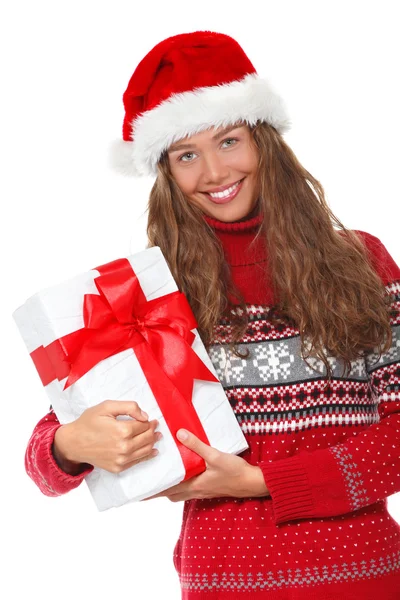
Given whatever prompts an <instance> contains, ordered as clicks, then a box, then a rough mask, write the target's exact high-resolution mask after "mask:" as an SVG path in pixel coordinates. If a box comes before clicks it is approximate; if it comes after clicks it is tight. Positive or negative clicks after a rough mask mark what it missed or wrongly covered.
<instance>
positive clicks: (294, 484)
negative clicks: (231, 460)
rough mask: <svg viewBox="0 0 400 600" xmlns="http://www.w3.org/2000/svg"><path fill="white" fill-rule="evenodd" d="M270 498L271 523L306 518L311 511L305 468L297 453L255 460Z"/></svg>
mask: <svg viewBox="0 0 400 600" xmlns="http://www.w3.org/2000/svg"><path fill="white" fill-rule="evenodd" d="M258 466H259V467H260V469H261V471H262V473H263V475H264V480H265V484H266V486H267V488H268V491H269V493H270V495H271V498H272V511H273V518H274V521H275V524H277V525H278V524H279V523H284V522H285V521H290V520H293V519H306V518H310V517H312V515H313V514H314V501H313V495H312V491H311V485H310V481H309V479H308V475H307V470H306V468H305V467H304V465H303V462H302V460H301V459H300V458H299V457H298V456H293V457H291V458H287V459H284V460H277V461H275V462H272V463H266V462H261V463H258Z"/></svg>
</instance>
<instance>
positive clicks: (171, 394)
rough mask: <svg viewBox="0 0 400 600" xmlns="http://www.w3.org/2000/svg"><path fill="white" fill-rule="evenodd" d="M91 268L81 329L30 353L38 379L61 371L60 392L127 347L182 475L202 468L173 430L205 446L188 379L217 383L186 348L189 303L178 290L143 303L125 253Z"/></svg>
mask: <svg viewBox="0 0 400 600" xmlns="http://www.w3.org/2000/svg"><path fill="white" fill-rule="evenodd" d="M96 270H97V271H99V272H100V276H99V277H97V278H96V279H95V280H94V282H95V285H96V287H97V289H98V291H99V295H97V294H85V295H84V300H83V318H84V327H83V328H82V329H79V330H78V331H74V332H73V333H70V334H67V335H65V336H63V337H61V338H59V339H56V340H54V341H53V342H52V343H51V344H49V345H48V346H46V347H43V346H39V347H38V348H36V350H34V351H33V352H32V353H31V355H30V356H31V358H32V360H33V362H34V364H35V367H36V369H37V371H38V373H39V375H40V378H41V380H42V383H43V385H47V384H48V383H50V382H51V381H53V380H55V379H58V380H62V379H64V378H65V377H67V376H68V379H67V381H66V383H65V386H64V390H65V389H67V388H68V387H69V386H71V385H72V384H73V383H75V382H76V381H77V380H78V379H79V378H80V377H82V376H83V375H84V374H85V373H87V372H88V371H89V370H90V369H92V368H93V367H94V366H95V365H96V364H97V363H99V362H100V361H101V360H104V359H106V358H108V357H109V356H112V355H114V354H117V353H119V352H122V351H123V350H127V349H128V348H133V349H134V352H135V356H136V357H137V359H138V361H139V363H140V366H141V368H142V370H143V372H144V375H145V377H146V380H147V382H148V384H149V386H150V388H151V390H152V392H153V394H154V397H155V398H156V400H157V403H158V405H159V407H160V410H161V411H162V413H163V416H164V417H165V421H166V423H167V425H168V428H169V430H170V431H171V434H172V435H173V436H174V439H175V442H176V444H177V447H178V450H179V452H180V454H181V457H182V460H183V463H184V466H185V469H186V476H185V479H184V481H185V480H186V479H189V478H190V477H193V476H194V475H197V474H199V473H201V472H203V471H204V470H205V462H204V460H203V459H202V458H201V457H200V456H199V455H198V454H196V453H194V452H192V451H191V450H189V448H186V446H184V445H183V444H181V442H179V440H178V439H177V438H176V432H177V431H178V430H179V429H180V428H182V427H184V428H186V429H189V430H190V431H191V432H192V433H194V434H195V435H196V436H197V437H198V438H200V439H201V440H202V441H203V442H204V443H205V444H208V445H209V440H208V438H207V435H206V433H205V431H204V429H203V426H202V424H201V422H200V419H199V417H198V415H197V413H196V411H195V409H194V407H193V404H192V392H193V383H194V379H200V380H203V381H215V382H219V380H218V379H217V378H216V377H215V376H214V375H213V374H212V373H211V371H210V370H209V369H208V368H207V367H206V365H205V364H204V363H203V361H202V360H201V359H200V358H199V357H198V355H197V354H196V352H195V351H194V350H193V349H192V347H191V345H192V343H193V340H194V338H195V334H194V333H192V331H191V329H195V328H197V322H196V320H195V317H194V315H193V312H192V309H191V308H190V305H189V303H188V301H187V299H186V297H185V295H184V294H182V293H181V292H179V291H176V292H172V293H170V294H167V295H165V296H162V297H160V298H156V299H155V300H150V301H147V299H146V296H145V295H144V293H143V290H142V288H141V287H140V283H139V280H138V278H137V277H136V275H135V272H134V271H133V269H132V267H131V264H130V263H129V261H128V260H127V259H126V258H121V259H118V260H115V261H112V262H110V263H107V264H105V265H102V266H100V267H96ZM138 401H139V402H140V398H139V399H138Z"/></svg>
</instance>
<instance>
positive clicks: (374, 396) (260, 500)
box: [26, 31, 400, 600]
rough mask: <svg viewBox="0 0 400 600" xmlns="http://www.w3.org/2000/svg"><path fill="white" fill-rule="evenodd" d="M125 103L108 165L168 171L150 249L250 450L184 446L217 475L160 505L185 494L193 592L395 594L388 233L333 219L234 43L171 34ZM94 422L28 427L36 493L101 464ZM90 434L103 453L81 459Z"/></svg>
mask: <svg viewBox="0 0 400 600" xmlns="http://www.w3.org/2000/svg"><path fill="white" fill-rule="evenodd" d="M124 106H125V119H124V126H123V140H122V141H121V143H120V144H119V145H117V146H116V147H115V148H114V152H115V155H114V156H117V157H118V160H119V162H118V165H119V168H120V169H122V170H123V171H124V172H131V173H133V174H136V175H141V174H155V175H156V176H157V178H156V181H155V183H154V186H153V189H152V191H151V194H150V199H149V219H148V227H147V233H148V239H149V246H154V245H157V246H160V248H161V250H162V252H163V254H164V256H165V258H166V260H167V262H168V264H169V266H170V269H171V271H172V273H173V275H174V278H175V280H176V282H177V285H178V287H179V289H180V290H181V291H182V292H184V293H185V295H186V297H187V298H188V300H189V302H190V305H191V307H192V309H193V312H194V314H195V316H196V320H197V323H198V331H199V333H200V335H201V337H202V340H203V342H204V344H205V345H206V348H207V350H208V353H209V355H210V357H211V359H212V361H213V364H214V366H215V369H216V371H217V373H218V376H219V378H220V380H221V383H222V385H223V386H224V389H225V391H226V394H227V396H228V398H229V400H230V402H231V405H232V409H233V411H234V412H235V415H236V417H237V419H238V422H239V423H240V425H241V427H242V430H243V432H244V433H245V435H246V438H247V441H248V444H249V449H248V450H246V452H244V453H242V455H241V456H232V455H227V454H225V453H222V452H219V451H218V450H216V449H215V448H210V447H208V446H206V445H204V444H202V443H201V442H200V440H198V439H197V438H195V436H194V435H193V434H191V432H188V435H187V437H186V439H185V440H183V439H182V438H181V439H182V441H183V443H184V444H186V445H187V446H188V447H189V448H191V449H193V450H194V451H195V452H198V453H199V454H200V455H201V456H203V458H204V459H205V460H206V464H207V469H206V471H205V472H204V473H202V474H200V475H198V476H197V477H194V478H192V479H191V480H188V481H186V482H184V483H182V484H179V485H177V486H174V487H173V488H170V489H169V490H166V491H165V492H163V493H161V494H158V495H157V496H166V497H168V498H169V499H170V500H172V501H174V502H175V501H185V504H184V511H183V522H182V529H181V532H180V536H179V539H178V541H177V544H176V547H175V552H174V564H175V567H176V569H177V572H178V574H179V577H180V582H181V588H182V598H184V599H188V600H192V599H194V598H196V599H204V600H214V599H216V598H218V599H222V600H224V599H226V600H228V599H232V598H235V599H236V598H239V597H240V598H249V599H252V600H253V599H255V598H267V599H269V600H275V599H292V600H294V599H296V600H302V599H305V598H319V599H324V600H327V599H332V600H333V599H337V598H338V597H343V598H360V600H361V599H363V600H369V599H372V598H375V597H376V596H377V595H378V594H379V597H380V598H381V600H389V599H391V600H394V599H395V598H398V597H399V596H400V526H399V524H398V523H396V521H395V520H394V519H393V518H392V517H391V516H390V514H389V512H388V510H387V497H388V496H390V495H391V494H394V493H397V492H399V491H400V459H399V448H400V366H399V365H400V361H399V352H400V350H399V348H400V343H399V341H398V340H399V339H400V338H399V325H400V317H399V312H398V308H399V302H400V269H399V268H398V266H397V265H396V263H395V262H394V260H393V259H392V257H391V256H390V255H389V253H388V251H387V250H386V248H385V246H384V245H383V244H382V242H381V241H380V240H379V239H378V238H376V237H375V236H373V235H371V234H368V233H365V232H361V231H350V230H347V229H346V227H345V226H344V225H343V224H342V223H341V222H340V221H339V220H338V219H337V218H336V217H335V216H334V215H333V214H332V212H331V210H330V209H329V207H328V205H327V203H326V201H325V198H324V191H323V188H322V186H321V184H320V183H319V182H318V181H317V180H316V179H315V178H314V177H312V175H311V174H310V173H308V171H306V169H304V167H302V166H301V165H300V163H299V161H298V160H297V158H296V157H295V155H294V154H293V152H292V151H291V150H290V148H289V147H288V146H287V144H286V143H285V142H284V140H283V138H282V133H284V132H285V131H286V130H287V129H288V127H289V119H288V117H287V112H286V108H285V106H284V104H283V102H282V100H281V99H280V98H279V96H278V95H277V94H276V92H275V91H274V90H273V89H272V88H271V86H270V85H269V84H268V82H266V81H265V80H263V79H261V78H260V77H259V76H258V75H257V73H256V71H255V69H254V67H253V65H252V64H251V62H250V61H249V59H248V58H247V56H246V55H245V53H244V52H243V50H242V48H241V47H240V46H239V45H238V44H237V42H235V40H233V39H232V38H230V37H229V36H226V35H223V34H218V33H213V32H209V31H206V32H194V33H189V34H182V35H178V36H174V37H172V38H168V39H167V40H164V41H163V42H161V43H160V44H158V45H157V46H155V48H153V49H152V51H151V52H149V54H148V55H147V56H146V57H145V58H144V59H143V60H142V61H141V63H140V64H139V65H138V67H137V69H136V70H135V72H134V74H133V75H132V78H131V80H130V82H129V84H128V87H127V90H126V92H125V94H124ZM115 164H116V165H117V159H116V158H115ZM334 225H336V227H337V228H336V229H335V228H334ZM100 406H101V405H100ZM111 406H112V403H111V402H110V403H109V404H108V410H111ZM134 409H135V410H138V407H137V406H134ZM90 410H92V411H93V410H94V411H96V410H97V411H100V410H102V409H101V408H97V407H95V409H90ZM87 412H88V411H86V413H87ZM86 413H84V414H83V415H82V416H81V417H80V419H78V421H76V422H75V423H73V424H70V425H69V426H63V427H60V425H59V424H58V423H57V422H56V418H55V416H54V415H53V416H52V417H51V419H52V423H51V425H48V421H47V422H46V423H47V424H46V426H43V422H42V423H41V424H40V425H38V426H37V427H36V429H35V431H34V434H33V435H34V436H35V435H36V445H35V448H36V456H38V455H39V456H40V457H41V458H42V460H40V461H37V462H36V464H35V465H34V466H32V465H33V460H32V459H31V457H32V452H31V450H29V447H28V450H27V455H26V456H27V459H26V460H27V465H28V467H29V471H30V475H31V476H32V478H33V479H34V481H36V482H37V483H38V485H40V483H39V482H40V480H43V479H44V480H45V481H46V482H47V485H48V486H49V487H50V488H51V489H55V487H54V486H56V484H57V486H58V487H57V488H56V493H63V492H64V491H68V489H72V487H74V486H76V485H79V483H80V482H81V481H82V479H83V477H84V474H85V473H86V472H88V470H90V468H91V465H93V464H96V463H95V462H94V461H92V460H89V458H90V457H91V456H92V455H93V456H94V454H95V450H96V452H98V453H100V450H99V449H98V444H96V443H95V441H96V436H95V431H96V427H95V425H94V423H95V421H94V418H93V419H92V418H90V415H86ZM116 413H117V409H116V411H115V414H116ZM96 414H97V413H96ZM47 418H48V419H49V418H50V416H48V417H47ZM85 419H86V423H83V421H84V420H85ZM80 420H81V424H80V426H78V422H79V421H80ZM144 424H145V426H146V427H147V430H146V434H147V439H146V450H145V451H144V452H143V454H142V459H143V458H145V459H148V458H149V456H150V455H149V452H150V448H151V443H152V442H153V441H154V437H153V436H154V435H155V434H154V429H153V424H151V425H150V424H149V423H148V422H147V421H144ZM221 425H223V424H221ZM54 430H56V431H57V432H58V433H57V435H56V434H54V433H53V432H54ZM89 430H90V431H92V435H93V440H94V441H93V443H92V448H91V449H92V454H91V453H90V452H89V451H85V452H83V451H82V452H80V453H79V452H76V451H75V452H74V453H73V452H72V448H73V443H72V440H76V439H77V437H79V439H88V435H87V431H89ZM78 432H79V435H78ZM141 435H143V432H141ZM57 436H58V440H57ZM142 439H143V438H142ZM51 440H55V441H54V442H52V441H51ZM139 440H140V438H139V432H138V433H137V435H136V437H134V438H133V439H132V444H136V447H138V445H139ZM88 447H89V444H86V449H87V448H88ZM52 448H53V451H52ZM142 448H143V445H142ZM136 451H137V450H136ZM53 453H54V454H53ZM54 456H55V457H57V456H58V461H59V463H58V466H57V465H56V463H55V461H54ZM136 456H137V455H136ZM71 458H73V459H74V461H73V462H72V463H71V462H68V459H71ZM63 460H64V461H66V462H64V467H65V469H69V468H73V467H74V466H75V467H74V468H75V469H76V471H75V474H71V475H66V473H65V472H64V470H63V469H60V465H62V461H63ZM129 460H130V461H132V456H130V457H129V459H128V457H126V463H125V464H132V462H129ZM120 462H121V461H120ZM46 463H47V464H50V463H51V464H52V468H53V470H52V471H51V472H50V471H48V472H46V473H43V470H42V466H41V465H42V464H46ZM55 465H56V466H55ZM120 468H121V469H122V468H123V466H121V467H120ZM56 472H57V476H56V475H55V473H56ZM62 477H63V487H60V485H59V482H60V479H61V478H62ZM42 489H43V484H42ZM43 491H44V493H48V495H52V494H51V492H50V491H49V489H47V491H46V490H43Z"/></svg>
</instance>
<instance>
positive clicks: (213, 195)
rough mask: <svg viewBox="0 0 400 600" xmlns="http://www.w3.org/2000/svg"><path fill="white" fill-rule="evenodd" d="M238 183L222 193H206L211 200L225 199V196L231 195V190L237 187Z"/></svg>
mask: <svg viewBox="0 0 400 600" xmlns="http://www.w3.org/2000/svg"><path fill="white" fill-rule="evenodd" d="M239 183H240V181H238V182H237V183H235V184H234V185H232V187H230V188H228V189H227V190H224V191H223V192H214V193H211V192H208V193H209V194H210V196H211V197H212V198H226V196H229V195H230V194H232V192H233V190H234V189H235V188H237V186H238V185H239Z"/></svg>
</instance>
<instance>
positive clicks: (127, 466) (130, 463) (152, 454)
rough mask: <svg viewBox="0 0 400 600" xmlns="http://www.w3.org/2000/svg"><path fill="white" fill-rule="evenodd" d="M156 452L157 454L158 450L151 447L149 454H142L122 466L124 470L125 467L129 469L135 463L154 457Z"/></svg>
mask: <svg viewBox="0 0 400 600" xmlns="http://www.w3.org/2000/svg"><path fill="white" fill-rule="evenodd" d="M158 454H159V451H158V450H157V448H153V450H151V452H150V453H149V454H147V456H143V457H142V458H138V459H136V460H132V461H131V462H129V463H128V464H127V465H126V466H125V467H124V469H123V470H124V471H126V470H127V469H130V468H131V467H134V466H135V465H137V464H139V463H142V462H146V461H148V460H151V459H152V458H155V457H156V456H157V455H158Z"/></svg>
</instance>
